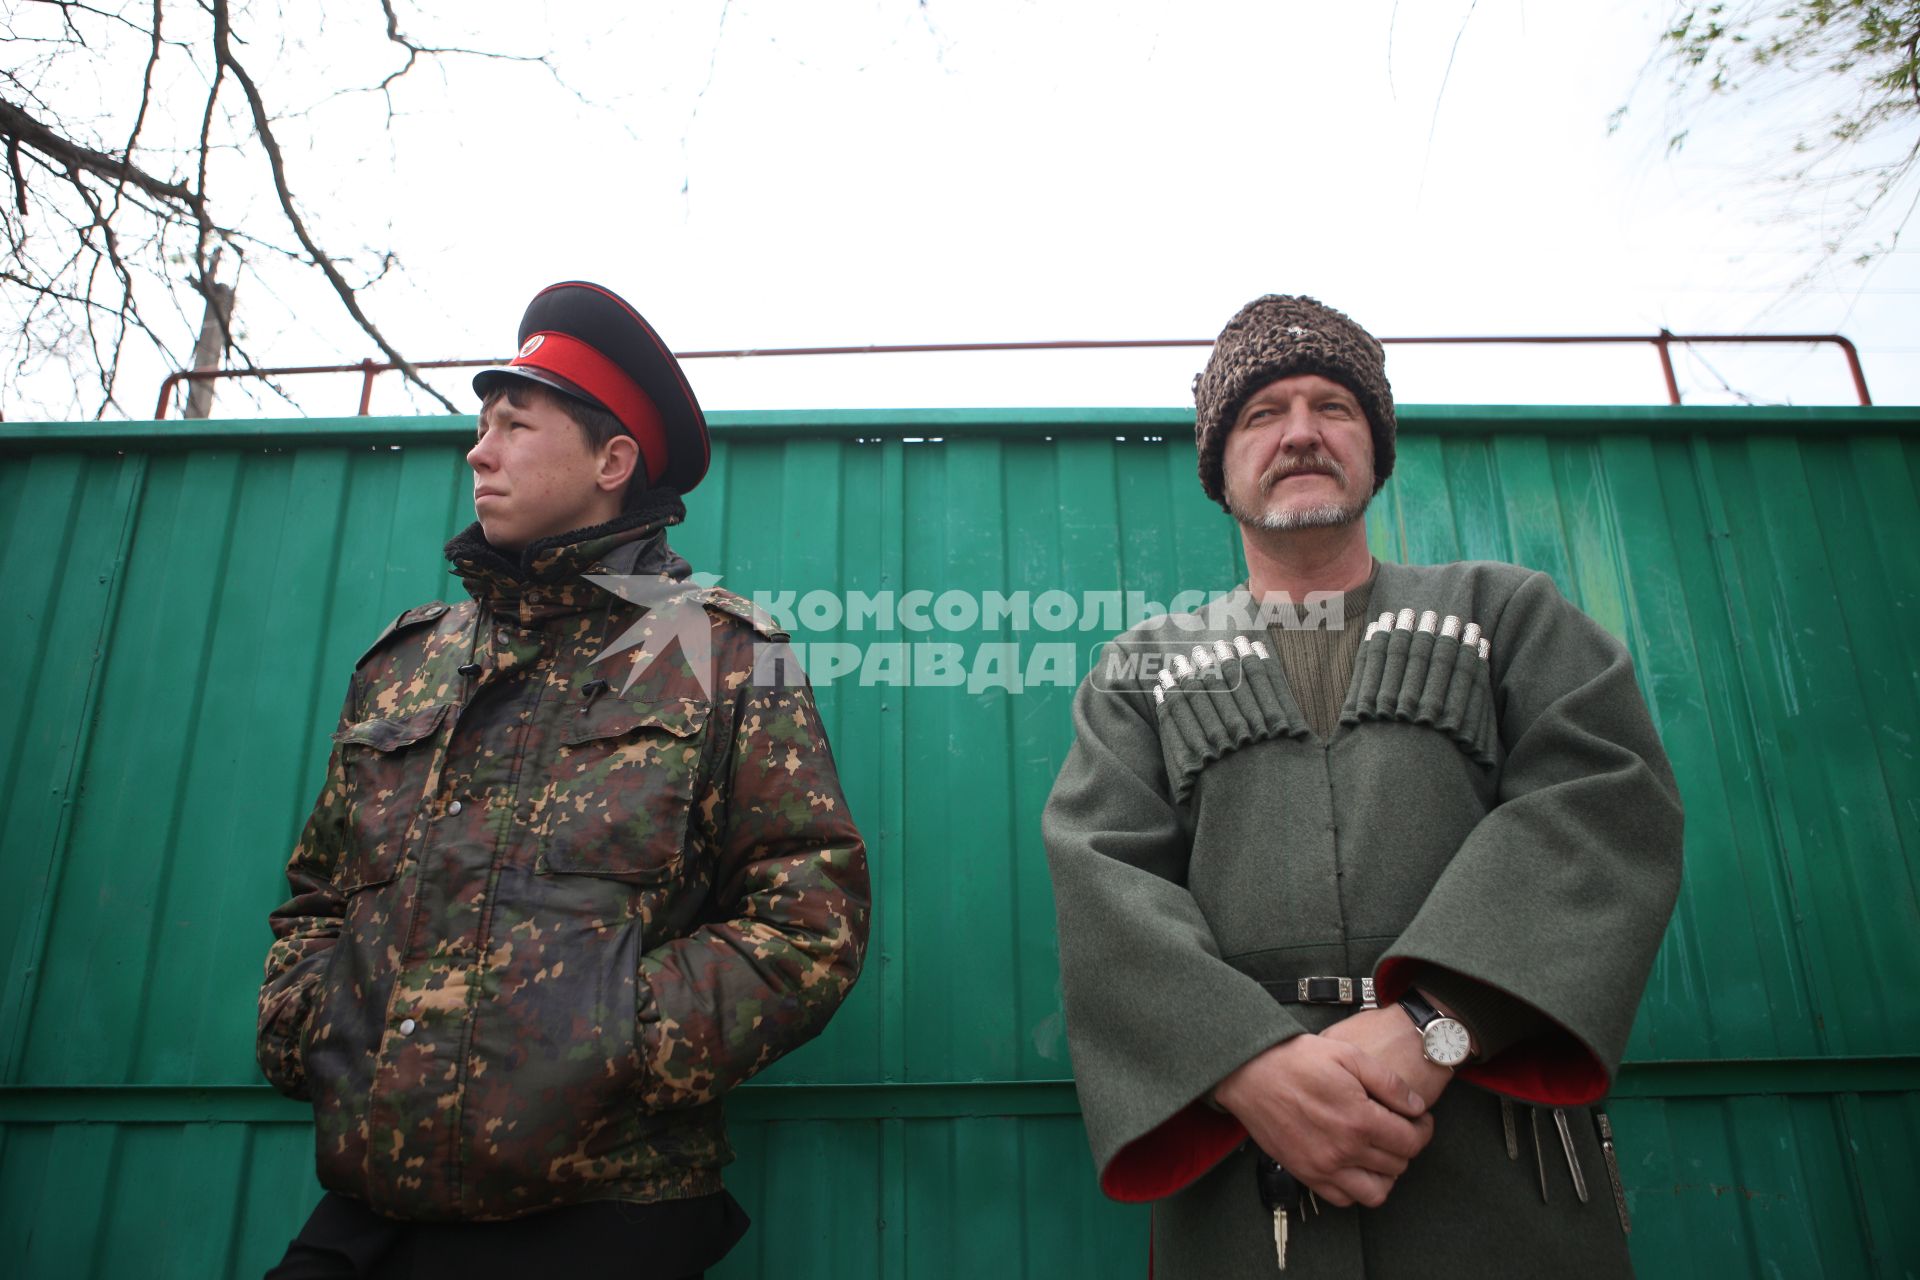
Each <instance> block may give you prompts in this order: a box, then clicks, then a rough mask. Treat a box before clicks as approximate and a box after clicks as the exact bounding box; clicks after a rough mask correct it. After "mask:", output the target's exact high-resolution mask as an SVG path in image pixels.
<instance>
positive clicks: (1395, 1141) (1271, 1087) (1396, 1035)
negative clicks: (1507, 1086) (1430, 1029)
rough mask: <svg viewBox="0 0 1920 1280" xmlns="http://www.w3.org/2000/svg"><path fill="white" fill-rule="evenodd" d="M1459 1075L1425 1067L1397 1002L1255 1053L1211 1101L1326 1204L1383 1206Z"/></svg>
mask: <svg viewBox="0 0 1920 1280" xmlns="http://www.w3.org/2000/svg"><path fill="white" fill-rule="evenodd" d="M1452 1077H1453V1073H1452V1072H1450V1071H1448V1070H1447V1069H1446V1068H1445V1067H1437V1066H1435V1065H1433V1064H1432V1063H1430V1062H1428V1061H1427V1059H1426V1055H1425V1054H1424V1053H1423V1052H1422V1051H1421V1045H1420V1036H1419V1034H1418V1033H1417V1032H1416V1031H1415V1030H1414V1029H1413V1023H1412V1021H1411V1020H1410V1019H1409V1018H1408V1017H1407V1015H1406V1014H1405V1013H1404V1012H1403V1011H1402V1010H1401V1009H1400V1008H1399V1007H1398V1006H1397V1005H1390V1006H1388V1007H1386V1008H1383V1009H1368V1010H1363V1011H1362V1012H1360V1013H1356V1014H1354V1015H1352V1016H1351V1017H1348V1018H1345V1019H1342V1020H1341V1021H1340V1022H1337V1023H1335V1024H1334V1025H1333V1026H1332V1027H1330V1028H1328V1029H1327V1030H1326V1031H1324V1032H1321V1033H1320V1034H1319V1035H1299V1036H1295V1037H1294V1038H1293V1039H1291V1040H1287V1041H1284V1042H1282V1043H1280V1044H1277V1045H1275V1046H1274V1047H1273V1048H1271V1049H1268V1050H1266V1051H1265V1052H1263V1053H1261V1054H1258V1055H1256V1056H1255V1057H1253V1058H1251V1059H1249V1060H1248V1061H1247V1062H1245V1063H1243V1064H1242V1065H1241V1066H1240V1067H1239V1068H1238V1069H1237V1070H1235V1071H1234V1072H1233V1074H1231V1075H1229V1076H1228V1077H1227V1078H1226V1079H1224V1080H1222V1081H1221V1082H1220V1084H1219V1086H1218V1087H1216V1088H1215V1089H1214V1098H1215V1099H1216V1100H1217V1101H1218V1102H1219V1103H1220V1105H1221V1106H1223V1107H1225V1108H1226V1109H1227V1110H1228V1111H1231V1112H1232V1113H1233V1114H1234V1117H1235V1118H1236V1119H1238V1120H1239V1121H1240V1123H1242V1124H1244V1125H1245V1126H1246V1127H1247V1132H1248V1133H1249V1134H1251V1135H1252V1137H1253V1140H1254V1141H1255V1142H1256V1143H1258V1144H1259V1146H1260V1149H1261V1150H1262V1151H1265V1152H1266V1153H1267V1154H1268V1155H1270V1156H1272V1157H1273V1158H1274V1159H1275V1160H1277V1161H1279V1162H1280V1164H1281V1165H1282V1167H1284V1168H1285V1169H1286V1170H1287V1172H1289V1173H1291V1174H1292V1175H1293V1176H1294V1177H1295V1178H1297V1179H1298V1180H1299V1181H1300V1183H1301V1185H1303V1186H1305V1187H1307V1188H1309V1189H1310V1190H1312V1191H1313V1192H1314V1194H1316V1195H1318V1196H1319V1197H1320V1198H1321V1199H1323V1200H1325V1201H1327V1202H1328V1203H1330V1204H1334V1205H1339V1206H1342V1207H1344V1206H1347V1205H1352V1204H1363V1205H1366V1206H1367V1207H1368V1208H1379V1207H1380V1206H1381V1205H1382V1204H1385V1203H1386V1199H1387V1193H1388V1192H1389V1191H1391V1190H1392V1189H1393V1184H1394V1180H1395V1179H1397V1178H1398V1177H1399V1176H1400V1175H1401V1174H1403V1173H1405V1172H1406V1171H1407V1165H1408V1164H1409V1163H1410V1162H1411V1161H1412V1160H1413V1158H1414V1157H1415V1156H1417V1155H1419V1154H1420V1152H1421V1151H1422V1150H1424V1149H1425V1148H1426V1145H1427V1143H1428V1142H1429V1141H1431V1140H1432V1138H1433V1117H1432V1116H1431V1115H1430V1114H1428V1108H1429V1107H1431V1106H1432V1105H1433V1102H1434V1100H1435V1099H1437V1098H1438V1097H1439V1096H1440V1094H1441V1092H1442V1091H1443V1090H1444V1089H1445V1088H1446V1087H1447V1082H1448V1081H1449V1080H1451V1079H1452Z"/></svg>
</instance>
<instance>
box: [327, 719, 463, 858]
mask: <svg viewBox="0 0 1920 1280" xmlns="http://www.w3.org/2000/svg"><path fill="white" fill-rule="evenodd" d="M450 709H451V706H450V704H448V703H444V702H443V703H438V704H436V705H434V706H431V707H427V708H425V709H423V710H421V711H417V712H415V713H413V714H412V715H409V716H394V717H390V718H385V719H378V720H362V721H361V722H360V723H358V724H350V725H348V726H347V727H346V728H344V729H341V730H339V731H338V732H337V733H335V734H334V735H333V740H334V742H335V743H337V744H338V745H339V749H340V758H341V765H342V768H343V769H344V771H345V773H346V779H347V820H348V823H349V825H350V826H351V828H352V831H353V839H352V840H350V841H349V842H348V845H347V850H346V853H345V855H344V856H343V857H342V858H341V860H340V866H339V868H338V869H337V870H336V872H335V875H334V884H335V886H336V887H337V888H339V889H340V890H341V891H342V892H343V893H352V892H353V891H355V890H356V889H366V888H371V887H372V886H374V885H379V884H385V883H386V882H387V881H389V880H391V879H393V878H394V876H395V875H397V874H398V873H399V869H400V861H401V858H402V855H403V854H404V853H405V852H406V845H407V831H408V829H409V828H410V827H411V826H412V825H413V819H414V816H415V815H416V814H418V813H419V812H420V807H421V805H422V804H423V803H425V801H426V797H427V785H428V781H429V777H430V775H431V772H432V765H433V749H434V743H435V741H436V735H437V734H438V732H439V729H440V726H441V724H442V723H443V722H444V721H445V720H446V718H447V712H448V711H449V710H450Z"/></svg>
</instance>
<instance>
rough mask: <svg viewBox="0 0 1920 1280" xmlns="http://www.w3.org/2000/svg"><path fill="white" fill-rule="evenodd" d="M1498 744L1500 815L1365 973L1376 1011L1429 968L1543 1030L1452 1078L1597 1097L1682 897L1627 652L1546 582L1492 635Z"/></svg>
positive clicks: (1656, 746)
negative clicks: (1501, 1001)
mask: <svg viewBox="0 0 1920 1280" xmlns="http://www.w3.org/2000/svg"><path fill="white" fill-rule="evenodd" d="M1491 662H1492V670H1491V675H1492V678H1493V681H1494V688H1495V691H1496V695H1495V696H1496V709H1497V711H1498V715H1499V726H1500V738H1501V741H1502V743H1504V744H1505V748H1506V758H1505V761H1504V763H1503V767H1502V771H1501V775H1500V781H1499V790H1498V796H1497V800H1496V804H1495V806H1494V808H1493V809H1492V811H1491V812H1490V813H1488V815H1487V816H1486V817H1485V818H1484V819H1482V820H1481V821H1480V823H1479V824H1478V825H1477V826H1476V827H1475V828H1474V829H1473V831H1472V832H1471V834H1469V835H1468V837H1467V839H1466V840H1465V841H1464V842H1463V843H1462V844H1461V846H1460V848H1459V850H1458V851H1457V852H1456V853H1455V854H1454V855H1453V857H1452V858H1451V860H1450V861H1449V862H1448V864H1447V866H1446V869H1445V870H1444V871H1442V872H1441V874H1440V877H1439V879H1438V880H1437V881H1436V882H1435V884H1434V886H1433V888H1432V889H1431V890H1430V891H1429V893H1428V894H1427V896H1426V899H1425V901H1424V902H1423V903H1422V905H1421V907H1420V909H1419V911H1418V912H1417V913H1416V914H1415V916H1414V918H1413V921H1412V922H1411V923H1410V924H1409V925H1408V926H1407V928H1406V929H1405V930H1404V931H1403V932H1402V933H1401V935H1400V937H1399V939H1398V940H1397V941H1396V942H1395V944H1394V945H1393V946H1392V947H1391V948H1390V949H1389V950H1388V952H1387V954H1386V955H1385V956H1384V957H1383V958H1382V960H1381V962H1380V966H1379V968H1378V970H1377V971H1376V980H1377V985H1378V986H1379V988H1380V992H1381V999H1382V1001H1383V1002H1385V1001H1387V1000H1392V999H1396V998H1398V996H1399V995H1400V994H1401V993H1402V992H1403V991H1404V990H1405V988H1406V986H1407V985H1408V983H1409V982H1410V981H1412V980H1413V979H1414V977H1415V976H1416V975H1417V974H1418V973H1419V972H1421V966H1423V965H1434V966H1438V967H1440V968H1441V969H1445V970H1450V971H1452V972H1453V973H1456V974H1460V975H1463V976H1464V977H1466V978H1469V979H1472V980H1474V981H1476V982H1479V983H1483V984H1485V985H1486V986H1487V987H1490V988H1493V989H1495V990H1497V991H1501V992H1504V993H1506V994H1507V995H1509V996H1511V997H1513V998H1515V999H1517V1000H1520V1001H1522V1002H1524V1003H1525V1004H1526V1005H1529V1006H1531V1007H1532V1008H1533V1009H1535V1010H1538V1011H1539V1012H1540V1013H1541V1014H1543V1015H1544V1017H1545V1020H1546V1023H1547V1026H1548V1029H1547V1030H1546V1031H1545V1032H1544V1033H1543V1034H1540V1035H1537V1036H1535V1037H1533V1038H1532V1039H1530V1040H1527V1041H1525V1042H1523V1043H1521V1044H1517V1045H1514V1046H1513V1047H1511V1048H1510V1049H1508V1050H1507V1051H1506V1052H1505V1053H1502V1054H1500V1055H1499V1056H1498V1057H1497V1058H1495V1059H1493V1060H1492V1061H1490V1062H1486V1063H1482V1064H1479V1065H1477V1066H1473V1067H1468V1068H1464V1069H1463V1070H1462V1071H1461V1073H1460V1074H1461V1075H1462V1077H1463V1078H1465V1079H1468V1080H1472V1081H1474V1082H1475V1083H1478V1084H1481V1085H1484V1086H1486V1087H1488V1088H1491V1089H1494V1090H1497V1091H1499V1092H1502V1093H1507V1094H1510V1095H1512V1096H1514V1097H1518V1098H1521V1099H1524V1100H1526V1101H1531V1102H1539V1103H1545V1104H1550V1105H1562V1106H1573V1105H1579V1104H1582V1103H1587V1102H1591V1101H1594V1100H1595V1099H1597V1098H1599V1097H1601V1096H1603V1095H1604V1094H1605V1093H1606V1091H1607V1089H1608V1087H1609V1085H1610V1083H1611V1081H1612V1078H1613V1075H1614V1073H1615V1072H1616V1071H1617V1070H1618V1068H1619V1063H1620V1057H1621V1054H1622V1053H1623V1052H1624V1051H1625V1049H1626V1043H1627V1035H1628V1032H1629V1031H1630V1030H1631V1028H1632V1025H1633V1016H1634V1011H1635V1009H1636V1008H1637V1007H1638V1004H1639V1000H1640V995H1641V992H1642V991H1643V990H1644V988H1645V986H1646V981H1647V974H1648V972H1649V970H1650V968H1651V966H1652V964H1653V957H1654V952H1655V951H1656V950H1657V949H1658V948H1659V945H1660V939H1661V936H1662V935H1663V934H1664V933H1665V931H1666V925H1667V919H1668V917H1669V916H1670V915H1671V914H1672V911H1673V904H1674V900H1675V897H1676V896H1677V894H1678V892H1679V885H1680V856H1681V853H1680V844H1681V811H1680V795H1679V791H1678V789H1677V787H1676V786H1675V783H1674V778H1673V770H1672V768H1671V766H1670V765H1669V764H1668V761H1667V756H1666V752H1665V751H1664V749H1663V748H1662V747H1661V745H1660V738H1659V735H1658V733H1656V732H1655V730H1654V725H1653V720H1652V717H1651V716H1650V715H1649V713H1648V710H1647V704H1646V700H1645V699H1644V698H1643V697H1642V696H1641V693H1640V690H1639V687H1638V686H1637V685H1636V684H1635V683H1634V677H1633V663H1632V660H1631V659H1630V658H1629V657H1628V655H1627V651H1626V648H1625V646H1623V645H1622V644H1621V643H1620V642H1619V641H1618V640H1616V639H1615V638H1614V637H1613V636H1611V635H1609V634H1608V633H1607V632H1606V631H1605V630H1604V629H1603V628H1602V627H1601V626H1600V625H1599V624H1598V623H1596V622H1594V621H1593V619H1591V618H1589V617H1588V616H1587V615H1586V614H1584V613H1582V612H1581V611H1580V610H1578V609H1576V608H1574V607H1573V606H1572V605H1571V604H1569V603H1568V602H1567V601H1566V600H1565V599H1564V598H1563V597H1562V596H1561V595H1560V593H1559V591H1558V590H1557V589H1556V588H1555V587H1554V584H1553V580H1552V579H1551V578H1549V577H1547V576H1546V575H1545V574H1540V573H1536V574H1532V575H1530V576H1529V577H1528V578H1526V579H1525V580H1524V581H1523V582H1522V583H1521V584H1520V586H1519V587H1518V588H1517V589H1516V590H1515V591H1514V593H1513V595H1512V596H1511V597H1510V599H1509V600H1508V602H1507V604H1506V606H1505V608H1504V609H1502V611H1501V614H1500V617H1499V621H1498V622H1497V623H1496V624H1495V626H1494V629H1493V631H1492V633H1491Z"/></svg>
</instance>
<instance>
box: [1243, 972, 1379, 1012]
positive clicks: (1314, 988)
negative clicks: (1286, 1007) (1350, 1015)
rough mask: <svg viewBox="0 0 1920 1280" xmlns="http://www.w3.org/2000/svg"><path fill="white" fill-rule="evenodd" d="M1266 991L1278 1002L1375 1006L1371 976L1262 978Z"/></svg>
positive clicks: (1368, 1007) (1364, 1007)
mask: <svg viewBox="0 0 1920 1280" xmlns="http://www.w3.org/2000/svg"><path fill="white" fill-rule="evenodd" d="M1260 985H1261V986H1263V987H1265V988H1266V989H1267V994H1268V995H1270V996H1272V997H1273V998H1274V999H1275V1000H1278V1001H1279V1002H1280V1003H1281V1004H1357V1005H1359V1006H1360V1007H1361V1008H1362V1009H1374V1008H1378V1007H1379V1005H1378V1002H1377V1001H1375V999H1374V998H1373V979H1372V978H1321V977H1314V978H1276V979H1273V980H1271V981H1263V982H1262V983H1261V984H1260Z"/></svg>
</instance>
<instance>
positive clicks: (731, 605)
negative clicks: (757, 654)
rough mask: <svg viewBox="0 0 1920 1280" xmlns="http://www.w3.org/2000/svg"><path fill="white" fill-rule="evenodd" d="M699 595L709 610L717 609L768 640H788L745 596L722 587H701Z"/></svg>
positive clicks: (765, 613) (784, 633)
mask: <svg viewBox="0 0 1920 1280" xmlns="http://www.w3.org/2000/svg"><path fill="white" fill-rule="evenodd" d="M699 595H700V602H701V603H702V604H704V605H706V606H707V607H708V608H709V609H717V610H719V611H720V612H721V613H724V614H727V615H728V616H730V617H734V618H738V619H739V620H740V621H742V622H744V623H746V624H747V625H748V626H750V627H752V628H753V629H754V631H756V632H758V633H759V634H760V635H763V636H765V637H766V638H767V639H769V640H785V639H787V638H788V637H787V633H786V632H784V631H782V630H781V629H780V624H779V623H777V622H775V621H774V620H773V619H772V617H770V616H769V615H768V613H767V611H766V610H765V609H762V608H761V607H760V606H759V605H757V604H755V603H754V602H753V601H751V600H749V599H747V598H746V597H745V596H741V595H736V594H735V593H733V592H731V591H728V590H726V589H724V588H722V587H703V588H701V589H700V593H699Z"/></svg>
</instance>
